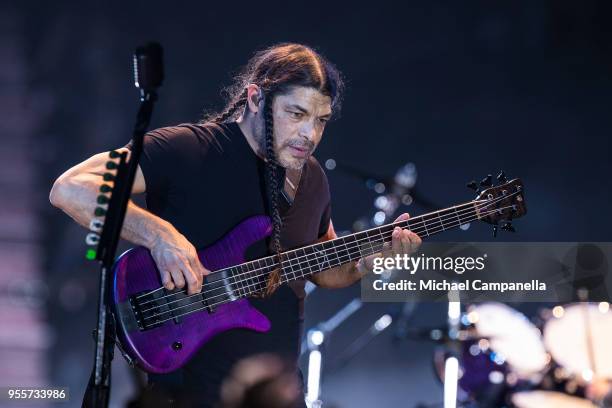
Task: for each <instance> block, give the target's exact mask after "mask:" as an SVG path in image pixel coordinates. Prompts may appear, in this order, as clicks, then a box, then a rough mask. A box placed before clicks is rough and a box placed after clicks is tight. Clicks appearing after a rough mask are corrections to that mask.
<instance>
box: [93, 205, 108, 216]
mask: <svg viewBox="0 0 612 408" xmlns="http://www.w3.org/2000/svg"><path fill="white" fill-rule="evenodd" d="M104 214H106V210H105V209H104V208H102V207H96V209H95V211H94V215H95V216H96V217H102V216H103V215H104Z"/></svg>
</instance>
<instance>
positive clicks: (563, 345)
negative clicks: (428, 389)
mask: <svg viewBox="0 0 612 408" xmlns="http://www.w3.org/2000/svg"><path fill="white" fill-rule="evenodd" d="M538 320H539V322H537V324H535V323H533V322H531V321H530V320H529V319H528V318H527V317H526V316H525V315H523V314H522V313H520V312H519V311H517V310H515V309H513V308H512V307H510V306H507V305H506V304H503V303H496V302H488V303H482V304H478V305H472V306H469V307H468V308H467V311H466V312H465V313H463V314H462V316H461V324H462V330H461V331H460V332H459V335H458V336H456V338H455V339H454V340H452V342H453V345H452V346H451V347H445V348H444V349H439V350H437V351H436V352H435V353H434V367H435V369H436V372H437V374H438V376H439V378H440V380H441V381H442V382H444V378H445V373H444V367H445V365H444V361H445V360H446V359H447V357H448V355H449V353H452V354H454V355H455V356H456V357H457V358H458V360H459V361H460V363H459V375H458V379H457V400H458V402H459V404H461V405H462V406H466V407H516V408H548V407H551V408H552V407H554V408H564V407H585V408H589V407H596V405H595V404H594V403H593V402H591V401H590V400H588V399H586V398H585V388H586V387H587V386H588V384H589V383H590V382H591V381H592V380H593V379H594V378H600V379H606V380H612V343H611V339H612V311H611V310H610V306H609V304H608V303H605V302H604V303H598V304H597V303H586V302H583V303H574V304H569V305H566V306H556V307H554V308H553V309H545V310H542V311H541V312H540V314H539V319H538ZM446 385H447V384H445V386H446Z"/></svg>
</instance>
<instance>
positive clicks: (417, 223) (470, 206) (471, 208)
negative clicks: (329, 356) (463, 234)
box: [136, 200, 495, 305]
mask: <svg viewBox="0 0 612 408" xmlns="http://www.w3.org/2000/svg"><path fill="white" fill-rule="evenodd" d="M479 202H483V200H479V201H477V200H475V201H471V202H468V203H465V204H459V205H456V206H454V207H450V208H448V209H445V210H440V211H437V212H442V211H447V210H448V211H450V210H451V209H456V208H459V207H463V206H467V207H468V208H464V209H462V210H460V211H457V210H455V212H454V213H453V215H448V214H447V215H444V218H446V219H448V218H458V219H459V218H460V215H465V213H466V212H467V213H470V212H473V211H475V206H474V204H475V203H479ZM494 203H495V201H493V202H490V203H488V202H487V201H484V202H483V204H479V205H481V207H485V206H487V205H490V204H494ZM431 214H434V212H431V213H427V214H423V215H420V216H418V217H415V218H414V219H410V220H405V221H398V222H396V223H391V224H387V225H383V226H381V227H374V228H371V229H369V230H365V231H361V232H358V233H355V234H352V236H355V235H359V234H366V237H365V238H360V239H356V240H353V241H351V242H349V243H350V244H353V243H358V242H360V241H364V240H366V241H367V240H368V239H369V237H368V236H367V233H368V232H370V231H374V230H377V229H378V230H380V231H381V232H382V230H383V229H385V228H386V229H388V228H391V227H393V228H394V227H396V226H401V224H403V223H407V224H411V223H412V224H413V226H412V225H408V226H409V227H412V228H413V230H415V229H417V228H420V227H421V225H420V224H423V225H422V226H423V227H425V229H427V228H426V222H429V221H427V220H425V219H424V217H425V216H429V215H431ZM417 218H420V219H421V220H417ZM438 219H440V221H436V222H440V223H442V222H441V217H440V216H438ZM381 232H378V234H380V233H381ZM384 232H387V231H384ZM345 238H347V237H338V238H335V239H333V240H330V241H324V242H319V243H315V244H312V245H307V246H304V247H301V248H297V249H293V250H289V251H286V252H283V255H285V257H287V258H289V259H288V261H283V265H287V266H288V267H293V266H299V265H300V262H303V261H298V262H297V263H296V264H295V265H294V263H293V261H294V260H295V261H297V260H299V259H301V258H309V257H310V256H312V255H314V256H315V259H316V253H310V254H305V255H300V256H297V257H293V258H291V257H289V256H287V255H288V254H291V253H296V252H298V251H304V252H305V250H306V249H307V248H309V247H313V246H316V245H321V244H325V243H331V242H333V241H336V240H340V239H345ZM342 245H344V246H345V248H346V243H344V244H342ZM330 249H332V248H328V249H325V250H324V251H328V250H330ZM272 258H274V256H268V257H264V258H261V259H256V260H253V261H247V262H244V263H242V264H238V265H233V266H231V267H228V268H223V269H219V270H216V271H213V272H211V274H210V275H209V276H210V277H211V278H216V277H217V276H218V275H221V273H222V272H225V271H231V270H232V269H242V267H243V266H245V265H248V264H254V263H255V262H257V263H258V264H259V266H258V267H257V268H255V269H253V270H252V271H248V270H247V271H246V272H240V273H238V274H234V275H230V276H228V277H227V278H223V277H220V278H218V279H215V280H210V279H209V280H208V282H207V283H208V284H210V283H215V282H218V281H220V280H222V279H227V280H228V283H231V284H236V283H240V282H243V281H244V280H237V278H239V277H240V276H242V275H248V274H252V273H253V272H258V271H259V270H262V269H269V268H270V267H272V266H276V265H277V263H276V262H275V261H273V262H275V263H273V264H272V265H268V263H267V262H268V260H271V259H272ZM262 261H264V263H265V265H264V267H261V262H262ZM306 261H309V260H308V259H307V260H306ZM287 262H289V263H287ZM211 275H215V276H211ZM232 279H233V280H234V281H232ZM247 279H249V278H247ZM247 279H245V280H247ZM162 289H164V287H160V288H157V289H154V290H152V291H150V292H147V293H143V294H141V295H139V296H137V297H136V299H140V298H142V297H143V296H147V295H151V294H153V293H155V292H157V291H160V290H162ZM213 290H214V289H213ZM186 291H187V290H186V289H184V290H182V291H181V292H176V293H171V294H169V295H166V296H163V297H159V298H154V299H150V300H145V301H144V302H142V303H140V305H146V304H148V303H152V302H155V301H157V300H160V299H167V298H169V297H173V296H178V295H181V294H183V293H185V292H186ZM200 293H203V292H200ZM196 295H197V294H196ZM183 299H184V298H183ZM179 300H181V299H179Z"/></svg>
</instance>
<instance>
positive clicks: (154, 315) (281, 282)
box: [143, 206, 512, 323]
mask: <svg viewBox="0 0 612 408" xmlns="http://www.w3.org/2000/svg"><path fill="white" fill-rule="evenodd" d="M511 207H512V206H508V207H504V208H503V209H505V208H511ZM496 211H499V209H495V210H489V212H488V213H486V215H482V216H483V217H486V216H489V215H491V214H493V213H495V212H496ZM478 218H479V217H478V215H476V217H475V218H472V219H471V220H470V221H468V222H471V221H474V220H476V219H478ZM463 224H464V223H456V224H454V225H452V226H451V227H450V228H454V227H456V226H459V225H463ZM444 230H445V229H444V228H442V229H438V230H437V231H434V232H433V233H437V232H440V231H444ZM429 235H432V234H429ZM372 242H374V243H376V242H378V243H380V242H382V243H383V244H384V242H385V240H384V238H383V239H382V240H381V239H378V240H376V241H372ZM349 259H350V255H349ZM347 262H348V261H347ZM342 263H345V261H341V262H340V264H342ZM262 269H263V268H262ZM311 273H312V272H311ZM261 276H265V274H261V275H259V277H261ZM304 276H306V275H304ZM286 282H289V280H288V279H287V281H285V282H283V281H282V279H281V281H280V282H279V283H278V284H277V285H276V286H280V285H281V284H284V283H286ZM259 284H261V282H260V283H259ZM250 286H251V285H250ZM196 295H201V293H199V294H196ZM196 295H191V296H190V297H193V296H196ZM222 295H224V293H223V294H221V295H215V296H212V297H210V298H208V299H207V300H210V299H214V298H215V297H219V296H222ZM184 299H187V298H183V299H181V300H184ZM200 302H201V301H200V300H198V301H195V302H190V303H188V304H185V305H181V306H178V307H176V308H172V309H170V310H167V311H163V312H160V313H157V314H153V315H149V316H143V321H144V320H151V319H153V318H155V317H158V316H162V315H164V314H168V313H172V312H174V311H176V310H179V309H182V308H184V307H188V306H191V305H195V304H198V303H200ZM223 303H226V302H225V301H220V302H216V303H212V304H210V305H207V306H204V307H200V308H197V309H193V310H189V311H187V312H185V313H182V314H180V315H176V316H173V317H171V318H168V319H166V320H161V321H156V322H155V323H165V322H167V321H170V320H173V319H175V318H178V317H181V316H184V315H186V314H191V313H194V312H197V311H200V310H204V309H207V308H209V307H214V306H217V305H221V304H223ZM149 310H151V309H149Z"/></svg>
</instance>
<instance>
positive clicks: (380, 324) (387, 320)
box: [374, 314, 393, 332]
mask: <svg viewBox="0 0 612 408" xmlns="http://www.w3.org/2000/svg"><path fill="white" fill-rule="evenodd" d="M392 320H393V319H392V318H391V316H390V315H388V314H385V315H382V316H381V317H380V318H379V319H378V320H377V321H376V322H375V323H374V328H375V329H376V330H378V331H379V332H380V331H383V330H385V329H386V328H387V327H388V326H389V325H390V324H391V321H392Z"/></svg>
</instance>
